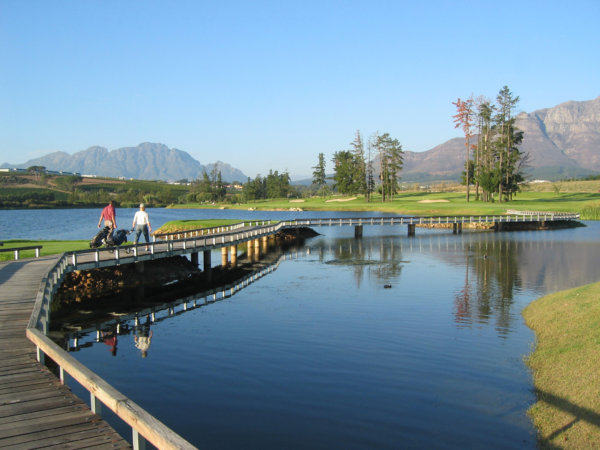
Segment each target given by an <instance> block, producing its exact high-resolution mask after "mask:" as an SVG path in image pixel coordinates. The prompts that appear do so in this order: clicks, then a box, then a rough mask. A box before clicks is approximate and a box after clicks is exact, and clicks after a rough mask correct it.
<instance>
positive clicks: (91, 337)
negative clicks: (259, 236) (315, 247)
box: [50, 250, 299, 358]
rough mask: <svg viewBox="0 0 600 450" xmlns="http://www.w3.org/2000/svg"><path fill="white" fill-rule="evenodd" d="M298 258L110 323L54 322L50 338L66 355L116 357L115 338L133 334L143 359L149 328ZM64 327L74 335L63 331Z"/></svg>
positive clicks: (150, 334)
mask: <svg viewBox="0 0 600 450" xmlns="http://www.w3.org/2000/svg"><path fill="white" fill-rule="evenodd" d="M298 257H299V253H298V251H297V250H296V251H292V252H288V253H279V254H278V255H277V256H276V257H275V258H274V259H272V260H271V261H270V262H269V263H268V264H261V265H259V266H258V267H257V268H256V270H253V271H251V272H250V273H247V274H246V275H245V276H243V277H241V278H240V279H238V280H237V281H235V282H233V283H228V284H224V285H222V286H218V287H215V288H211V289H209V290H204V291H199V292H198V293H196V294H193V295H189V296H186V297H184V298H180V299H177V300H172V301H167V302H165V303H163V304H158V305H157V304H154V305H152V306H150V307H144V308H140V309H139V310H137V311H133V312H130V313H120V314H118V317H117V318H113V319H110V320H103V319H101V318H100V316H99V317H98V319H97V320H94V319H86V320H85V321H81V322H76V321H70V322H69V323H68V324H63V323H61V322H59V321H56V320H55V321H54V322H52V324H51V328H52V331H51V333H50V335H51V337H52V338H53V339H54V341H55V342H57V343H59V344H62V346H63V348H65V350H67V351H70V352H76V351H80V350H81V349H82V348H86V347H90V346H92V345H93V344H94V343H104V344H106V345H109V346H110V350H111V353H112V355H113V356H116V354H117V342H118V337H119V336H123V335H131V334H133V337H134V344H135V347H136V348H137V349H138V350H139V351H140V353H141V356H142V357H143V358H145V357H147V356H148V349H149V347H150V344H151V341H152V337H153V332H152V330H151V326H152V325H153V324H156V323H158V322H162V321H164V320H167V319H170V318H174V317H176V316H179V315H181V314H185V313H186V312H190V311H193V310H195V309H198V308H201V307H204V306H207V305H210V304H212V303H215V302H218V301H222V300H225V299H227V298H230V297H232V296H233V295H235V294H236V293H237V292H239V291H241V290H243V289H244V288H246V287H248V286H250V285H251V284H252V283H254V282H256V281H258V280H259V279H261V278H263V277H265V276H266V275H268V274H270V273H272V272H273V271H275V270H277V268H278V267H279V264H281V262H282V261H284V260H286V259H292V258H298ZM65 325H66V326H67V327H68V328H70V329H76V330H77V331H71V332H69V331H66V330H65Z"/></svg>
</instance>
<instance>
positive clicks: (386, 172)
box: [375, 133, 404, 202]
mask: <svg viewBox="0 0 600 450" xmlns="http://www.w3.org/2000/svg"><path fill="white" fill-rule="evenodd" d="M375 148H376V150H377V152H378V154H379V161H380V165H381V166H380V169H381V170H380V175H379V178H380V179H381V197H382V201H384V202H385V201H386V200H390V201H391V200H393V198H394V193H395V192H397V190H398V178H399V176H400V171H401V170H402V165H403V158H404V155H403V153H404V152H403V151H402V145H400V143H399V142H398V139H393V138H392V137H391V136H390V135H389V133H384V134H382V135H376V137H375Z"/></svg>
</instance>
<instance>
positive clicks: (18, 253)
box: [0, 243, 43, 260]
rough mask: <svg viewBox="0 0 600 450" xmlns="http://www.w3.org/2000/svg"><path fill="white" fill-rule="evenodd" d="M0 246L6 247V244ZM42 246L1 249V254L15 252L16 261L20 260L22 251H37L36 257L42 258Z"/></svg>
mask: <svg viewBox="0 0 600 450" xmlns="http://www.w3.org/2000/svg"><path fill="white" fill-rule="evenodd" d="M0 245H4V243H0ZM42 247H43V246H42V245H28V246H26V247H7V248H4V247H3V248H0V252H2V253H4V252H15V260H17V259H19V255H20V253H21V251H22V250H35V257H36V258H39V257H40V250H41V249H42Z"/></svg>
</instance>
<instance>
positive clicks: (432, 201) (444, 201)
mask: <svg viewBox="0 0 600 450" xmlns="http://www.w3.org/2000/svg"><path fill="white" fill-rule="evenodd" d="M449 202H450V200H444V199H439V200H419V201H418V202H417V203H449Z"/></svg>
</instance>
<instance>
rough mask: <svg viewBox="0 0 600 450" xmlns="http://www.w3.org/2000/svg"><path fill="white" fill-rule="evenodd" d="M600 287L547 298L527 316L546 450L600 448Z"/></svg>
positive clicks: (535, 410) (536, 412) (536, 414)
mask: <svg viewBox="0 0 600 450" xmlns="http://www.w3.org/2000/svg"><path fill="white" fill-rule="evenodd" d="M598 298H600V283H594V284H590V285H586V286H582V287H579V288H575V289H571V290H568V291H563V292H558V293H555V294H551V295H548V296H546V297H543V298H541V299H539V300H537V301H535V302H533V303H532V304H530V305H529V306H528V307H527V308H526V309H525V310H524V312H523V316H524V317H525V321H526V323H527V325H528V326H529V327H531V328H532V329H533V330H534V331H535V333H536V338H537V344H536V348H535V351H534V353H533V354H531V355H530V357H529V358H528V361H527V362H528V364H529V366H530V367H531V368H532V369H533V376H534V386H535V390H536V393H537V398H538V401H537V403H536V404H535V405H533V406H532V407H531V409H530V410H529V414H530V416H531V417H532V419H533V421H534V424H535V426H536V427H537V429H538V431H539V436H540V444H541V446H542V448H600V370H599V368H598V361H600V302H599V301H598Z"/></svg>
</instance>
